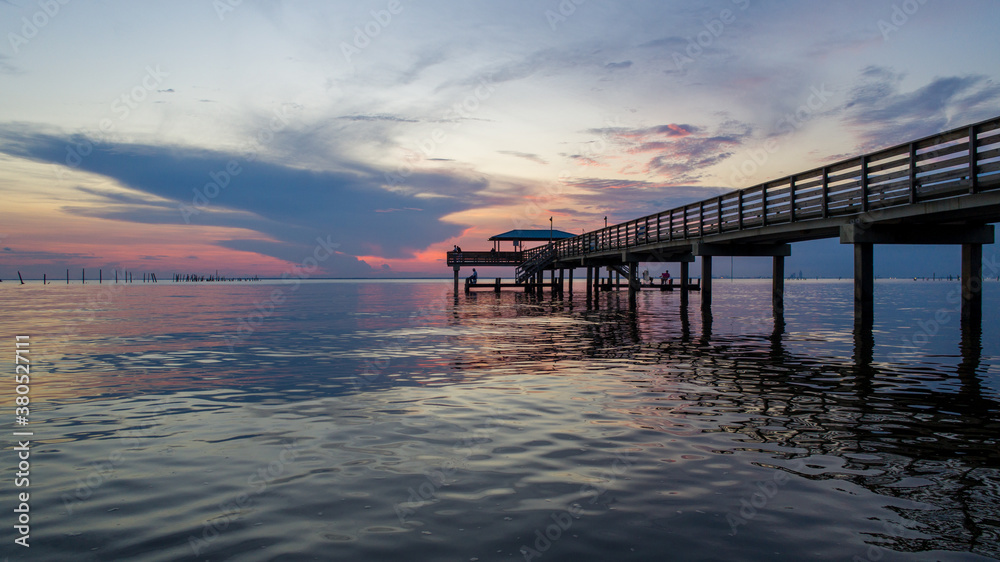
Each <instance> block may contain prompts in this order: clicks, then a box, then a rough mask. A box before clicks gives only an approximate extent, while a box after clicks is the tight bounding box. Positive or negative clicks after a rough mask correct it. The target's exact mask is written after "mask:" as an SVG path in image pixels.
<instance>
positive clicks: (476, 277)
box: [469, 267, 479, 285]
mask: <svg viewBox="0 0 1000 562" xmlns="http://www.w3.org/2000/svg"><path fill="white" fill-rule="evenodd" d="M478 280H479V274H478V273H476V268H474V267H473V268H472V275H470V276H469V284H470V285H475V284H476V281H478Z"/></svg>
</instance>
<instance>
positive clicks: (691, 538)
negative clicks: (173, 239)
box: [0, 281, 1000, 562]
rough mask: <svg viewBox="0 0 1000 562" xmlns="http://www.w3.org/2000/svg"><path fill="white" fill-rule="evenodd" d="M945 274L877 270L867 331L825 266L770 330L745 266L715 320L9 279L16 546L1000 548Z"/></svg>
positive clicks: (790, 296) (990, 456)
mask: <svg viewBox="0 0 1000 562" xmlns="http://www.w3.org/2000/svg"><path fill="white" fill-rule="evenodd" d="M956 287H957V284H954V283H952V284H947V283H922V282H919V283H915V282H879V283H877V284H876V303H877V304H878V305H879V306H880V308H879V309H877V310H876V311H875V319H876V321H875V323H874V325H873V328H872V330H871V331H870V332H869V331H860V332H855V331H854V329H853V326H854V322H853V314H852V307H851V303H852V299H853V294H852V285H851V284H850V283H848V282H842V283H838V282H795V283H789V284H788V286H787V291H786V298H785V311H784V315H783V318H779V321H777V322H775V321H774V319H773V317H772V309H771V299H770V283H769V282H768V281H761V282H756V281H736V282H732V283H730V282H717V283H716V285H715V287H714V296H713V307H712V315H711V316H705V315H703V314H702V313H701V307H700V306H699V305H700V302H699V300H698V299H699V297H698V295H697V294H694V295H691V297H690V302H689V303H687V305H682V303H681V299H680V295H679V294H676V293H661V292H659V291H644V292H642V293H640V294H639V295H637V298H638V301H639V302H638V303H637V305H638V306H637V308H636V309H635V310H630V308H629V303H628V297H627V293H626V292H624V291H622V292H617V293H616V292H611V293H601V294H600V296H599V298H600V302H599V307H589V308H588V307H587V306H586V303H585V302H584V301H585V299H583V298H579V296H580V294H581V292H579V291H578V292H577V295H576V296H575V298H574V299H570V298H569V295H568V294H567V295H565V296H564V297H563V298H553V297H551V295H548V294H546V295H544V296H543V297H541V298H539V297H535V296H530V295H525V294H523V293H517V292H503V293H500V294H495V293H471V294H468V295H464V294H463V295H459V296H458V298H454V296H453V294H452V291H451V289H452V287H451V283H450V282H440V283H439V282H416V283H414V282H406V283H402V282H326V281H316V282H311V283H303V284H302V285H301V287H299V288H298V289H297V290H295V291H292V290H290V289H289V288H288V287H286V286H283V285H281V284H273V283H268V282H261V283H259V284H253V285H252V286H230V287H224V286H213V287H206V286H190V285H188V284H184V285H178V286H172V285H169V284H164V285H162V286H158V287H142V286H137V287H129V288H128V290H123V291H121V292H117V293H115V294H114V295H113V298H111V299H109V302H108V303H106V304H102V305H101V306H100V307H98V308H97V309H96V310H92V309H90V308H87V309H81V308H79V305H78V304H76V303H79V302H87V299H88V298H89V296H90V295H91V294H92V293H88V292H87V291H92V290H93V287H89V286H70V287H61V288H58V290H57V288H56V287H52V286H44V287H43V286H41V285H38V286H30V285H28V286H25V287H24V288H20V287H18V289H19V290H18V291H16V292H14V293H0V299H6V300H4V301H3V302H2V303H0V304H2V305H3V306H4V310H6V311H9V315H8V316H6V317H3V318H0V328H2V329H7V330H8V331H9V332H10V333H13V332H14V331H16V330H23V331H25V332H27V333H32V342H33V343H32V350H33V353H37V355H36V356H35V358H37V359H38V362H39V365H40V367H39V371H40V372H41V373H42V374H41V375H39V377H38V380H37V384H34V385H33V389H32V392H33V393H34V394H33V395H32V423H33V424H37V427H36V431H37V433H36V441H35V442H33V445H35V446H37V449H36V451H37V455H36V454H35V452H34V451H33V455H32V469H33V470H32V472H33V475H34V473H35V471H36V470H37V479H35V478H33V479H32V496H31V497H32V501H33V503H32V506H31V509H32V522H33V523H34V524H35V525H33V527H32V542H33V544H32V551H31V556H32V557H37V558H39V559H65V558H67V557H68V556H75V557H76V558H77V559H80V560H108V559H127V558H137V557H141V558H142V559H144V560H177V559H183V558H202V559H220V558H225V557H227V556H229V557H235V559H240V560H274V559H282V557H284V558H286V559H308V558H320V559H330V558H335V559H358V560H361V559H363V560H369V559H380V560H392V559H407V560H440V559H453V560H469V559H472V558H478V559H480V560H490V559H505V560H506V559H523V554H522V549H523V548H530V549H538V552H539V553H540V554H542V557H541V558H533V559H535V560H542V561H543V562H545V561H555V560H573V561H576V560H582V559H588V560H590V559H601V560H662V559H664V558H665V557H668V555H669V556H672V557H673V558H674V559H677V560H719V559H726V560H768V561H770V560H790V561H791V560H796V561H797V560H803V559H821V560H845V559H846V560H858V559H860V560H928V559H932V560H936V559H940V560H984V559H989V558H1000V547H998V544H1000V539H998V529H1000V508H998V507H997V506H998V505H1000V447H998V443H997V441H998V435H1000V431H998V430H1000V336H998V334H1000V320H998V319H997V318H996V316H997V315H995V314H990V313H987V314H985V315H984V325H983V326H982V328H981V329H963V328H962V327H961V326H960V325H959V322H958V316H957V313H955V312H954V311H953V310H952V309H953V306H952V305H951V304H950V303H949V302H948V295H949V294H950V292H952V291H954V289H955V288H956ZM997 288H998V287H997V286H996V285H995V284H990V285H987V287H986V290H985V295H984V299H985V302H984V308H985V310H987V311H990V310H996V308H997V302H998V297H1000V294H998V293H997V291H996V289H997ZM275 289H283V290H284V291H285V293H284V296H285V297H286V299H285V300H284V302H282V303H281V304H280V305H277V306H275V308H274V310H272V311H269V313H268V315H267V317H266V318H264V319H263V320H262V321H259V322H254V323H253V328H254V330H253V331H252V333H250V334H248V335H247V336H246V337H245V338H241V339H240V338H238V339H235V340H234V339H233V338H231V337H230V336H232V335H234V334H236V333H237V332H236V330H237V328H238V327H239V326H241V324H240V319H242V318H247V317H248V315H250V314H255V313H256V312H255V311H256V310H257V309H256V308H255V307H254V305H253V304H252V303H255V302H262V301H263V300H264V299H266V298H268V295H271V294H273V291H275ZM11 294H13V295H15V296H16V298H13V297H12V298H7V297H8V296H10V295H11ZM949 307H951V308H949ZM164 311H165V312H164ZM14 319H16V321H17V322H19V324H18V325H17V326H14V324H13V323H14V322H15V320H14ZM151 319H154V321H151ZM195 319H197V320H195ZM67 322H73V323H75V325H76V326H78V331H77V332H75V333H74V332H63V331H62V330H63V328H62V327H63V326H65V325H66V323H67ZM43 428H44V431H42V429H43ZM0 429H5V430H12V427H11V426H10V424H8V425H6V426H2V427H0ZM290 450H291V451H293V452H294V455H292V458H288V456H289V451H290ZM108 459H119V460H116V461H114V462H112V461H109V460H108ZM282 459H284V461H287V462H284V461H282ZM95 461H99V463H103V464H97V465H95V464H94V463H95ZM279 461H282V462H279ZM109 462H111V463H112V464H111V465H108V463H109ZM275 463H277V464H275ZM109 466H110V468H108V467H109ZM261 470H264V471H265V472H264V477H260V476H259V474H260V471H261ZM267 471H272V472H273V474H272V472H267ZM252 477H256V479H255V480H249V479H248V478H252ZM241 494H245V495H249V499H248V500H247V501H246V502H244V503H242V504H241V503H239V500H238V499H239V498H240V497H241ZM234 502H237V503H235V504H234ZM234 505H235V506H236V507H233V506H234ZM567 514H569V515H567ZM566 517H570V519H567V518H566ZM560 524H561V525H562V526H565V529H563V528H562V527H561V526H559V525H560ZM36 525H37V526H36ZM551 525H557V527H555V528H553V527H551ZM538 533H541V537H542V538H539V537H540V535H539V534H538ZM473 537H474V538H473ZM549 537H557V538H556V539H551V538H549ZM192 541H193V542H192ZM196 551H197V552H196ZM14 555H15V556H14V557H12V559H15V560H16V559H18V558H17V557H16V556H17V553H14Z"/></svg>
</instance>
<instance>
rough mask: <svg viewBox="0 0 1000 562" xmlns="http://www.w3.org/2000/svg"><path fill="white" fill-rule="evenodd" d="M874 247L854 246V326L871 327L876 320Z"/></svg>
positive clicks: (862, 244) (865, 245) (864, 244)
mask: <svg viewBox="0 0 1000 562" xmlns="http://www.w3.org/2000/svg"><path fill="white" fill-rule="evenodd" d="M874 294H875V252H874V245H872V244H866V243H857V244H854V325H855V327H870V326H871V325H872V323H873V321H874V319H875V312H874V308H875V297H874Z"/></svg>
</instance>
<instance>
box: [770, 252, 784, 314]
mask: <svg viewBox="0 0 1000 562" xmlns="http://www.w3.org/2000/svg"><path fill="white" fill-rule="evenodd" d="M771 259H772V260H773V261H772V263H771V308H772V309H773V311H774V317H775V318H777V317H779V316H781V315H782V314H784V312H785V256H774V257H773V258H771Z"/></svg>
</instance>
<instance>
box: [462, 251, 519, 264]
mask: <svg viewBox="0 0 1000 562" xmlns="http://www.w3.org/2000/svg"><path fill="white" fill-rule="evenodd" d="M523 262H524V252H448V265H451V266H455V265H459V266H463V265H469V266H472V265H521V263H523Z"/></svg>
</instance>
